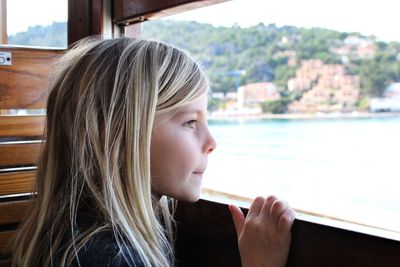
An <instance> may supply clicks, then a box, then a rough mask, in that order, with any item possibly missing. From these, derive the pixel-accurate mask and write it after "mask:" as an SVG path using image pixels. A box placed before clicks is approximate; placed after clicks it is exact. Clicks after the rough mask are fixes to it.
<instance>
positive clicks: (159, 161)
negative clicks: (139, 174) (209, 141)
mask: <svg viewBox="0 0 400 267" xmlns="http://www.w3.org/2000/svg"><path fill="white" fill-rule="evenodd" d="M159 137H162V138H159ZM193 161H194V156H193V143H192V142H191V141H190V138H187V136H185V134H181V133H178V132H176V131H175V132H164V133H161V132H160V133H159V134H157V135H155V136H154V138H153V139H152V144H151V162H150V163H151V173H152V176H153V178H154V179H155V180H156V182H159V181H157V180H158V179H159V178H160V177H164V179H168V178H173V177H174V176H178V177H179V176H181V175H182V173H184V172H185V171H189V169H190V168H192V167H193Z"/></svg>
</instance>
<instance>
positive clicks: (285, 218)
mask: <svg viewBox="0 0 400 267" xmlns="http://www.w3.org/2000/svg"><path fill="white" fill-rule="evenodd" d="M295 219H296V212H295V211H294V210H293V209H292V208H290V207H289V208H288V209H286V210H285V211H284V212H283V213H282V215H281V216H280V218H279V222H278V232H279V233H281V234H285V233H289V232H290V230H291V229H292V225H293V223H294V220H295Z"/></svg>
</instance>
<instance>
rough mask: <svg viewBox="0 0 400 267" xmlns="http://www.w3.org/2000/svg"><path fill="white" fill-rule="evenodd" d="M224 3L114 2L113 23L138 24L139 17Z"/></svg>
mask: <svg viewBox="0 0 400 267" xmlns="http://www.w3.org/2000/svg"><path fill="white" fill-rule="evenodd" d="M226 1H227V0H207V1H205V0H164V1H148V0H135V1H132V0H115V1H114V22H115V23H118V24H126V23H132V22H140V20H138V18H139V17H141V16H143V17H144V19H155V18H160V17H164V16H170V15H173V14H177V13H181V12H185V11H189V10H193V9H196V8H201V7H205V6H209V5H213V4H218V3H221V2H226Z"/></svg>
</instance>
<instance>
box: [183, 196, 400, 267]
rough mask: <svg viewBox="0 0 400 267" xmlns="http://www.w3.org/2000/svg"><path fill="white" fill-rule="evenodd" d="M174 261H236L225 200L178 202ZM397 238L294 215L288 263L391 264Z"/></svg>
mask: <svg viewBox="0 0 400 267" xmlns="http://www.w3.org/2000/svg"><path fill="white" fill-rule="evenodd" d="M176 220H177V222H178V233H177V244H176V249H177V259H178V266H240V257H239V253H238V248H237V243H236V242H237V241H236V232H235V230H234V226H233V222H232V219H231V215H230V213H229V210H228V207H227V205H226V204H222V203H217V202H212V201H209V200H204V199H202V200H199V201H198V202H196V203H183V202H180V203H179V204H178V209H177V213H176ZM399 251H400V242H399V241H396V240H393V239H388V238H384V237H378V236H374V235H369V234H365V233H361V232H355V231H351V230H347V229H343V228H337V227H333V226H330V225H324V224H319V223H316V222H311V221H308V220H305V219H304V218H299V219H296V220H295V223H294V225H293V228H292V244H291V249H290V254H289V259H288V265H287V266H296V267H306V266H307V267H314V266H315V267H317V266H318V267H321V266H326V267H347V266H348V267H350V266H351V267H358V266H360V267H361V266H362V267H375V266H380V267H396V266H400V257H399Z"/></svg>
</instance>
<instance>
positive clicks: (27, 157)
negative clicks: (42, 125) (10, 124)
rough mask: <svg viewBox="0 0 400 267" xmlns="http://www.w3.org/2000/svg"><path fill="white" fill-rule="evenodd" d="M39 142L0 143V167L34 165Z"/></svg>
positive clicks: (38, 151)
mask: <svg viewBox="0 0 400 267" xmlns="http://www.w3.org/2000/svg"><path fill="white" fill-rule="evenodd" d="M40 148H41V142H40V141H37V142H31V143H6V144H4V143H0V167H6V166H7V167H10V166H22V165H35V164H36V162H37V160H38V157H39V153H40Z"/></svg>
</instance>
